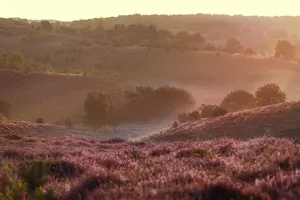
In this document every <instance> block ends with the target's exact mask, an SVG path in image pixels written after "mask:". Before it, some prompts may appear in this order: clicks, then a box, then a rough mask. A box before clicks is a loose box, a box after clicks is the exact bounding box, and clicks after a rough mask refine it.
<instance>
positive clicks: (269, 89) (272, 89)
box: [255, 83, 286, 106]
mask: <svg viewBox="0 0 300 200" xmlns="http://www.w3.org/2000/svg"><path fill="white" fill-rule="evenodd" d="M255 97H256V105H257V106H266V105H272V104H277V103H284V102H285V101H286V94H285V93H284V92H283V91H282V90H281V89H280V87H279V86H278V85H277V84H274V83H270V84H266V85H264V86H262V87H259V88H258V89H257V90H256V92H255Z"/></svg>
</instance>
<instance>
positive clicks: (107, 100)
mask: <svg viewBox="0 0 300 200" xmlns="http://www.w3.org/2000/svg"><path fill="white" fill-rule="evenodd" d="M113 107H114V106H113V100H112V98H111V96H110V95H109V94H105V93H102V92H99V93H98V92H90V93H89V94H88V95H87V97H86V99H85V101H84V111H85V113H86V123H87V124H88V125H91V126H93V127H100V126H103V125H106V124H107V123H109V122H110V117H111V113H112V111H113Z"/></svg>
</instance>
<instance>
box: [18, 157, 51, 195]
mask: <svg viewBox="0 0 300 200" xmlns="http://www.w3.org/2000/svg"><path fill="white" fill-rule="evenodd" d="M50 167H51V163H49V162H44V161H33V162H31V163H22V164H20V165H19V175H20V177H21V178H22V179H23V180H24V181H25V182H26V183H27V184H28V190H29V191H34V190H35V188H37V187H40V186H42V185H44V184H45V183H46V177H47V175H48V174H49V172H50Z"/></svg>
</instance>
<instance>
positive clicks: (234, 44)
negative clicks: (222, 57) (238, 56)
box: [225, 38, 244, 53]
mask: <svg viewBox="0 0 300 200" xmlns="http://www.w3.org/2000/svg"><path fill="white" fill-rule="evenodd" d="M243 49H244V48H243V46H242V45H241V43H240V42H239V41H238V40H237V39H236V38H231V39H229V40H227V42H226V44H225V51H226V52H228V53H239V52H241V51H242V50H243Z"/></svg>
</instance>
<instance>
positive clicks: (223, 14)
mask: <svg viewBox="0 0 300 200" xmlns="http://www.w3.org/2000/svg"><path fill="white" fill-rule="evenodd" d="M134 15H140V16H189V15H212V16H229V17H236V16H239V17H261V18H280V17H291V18H293V17H300V14H299V15H247V14H226V13H185V14H180V13H174V14H161V13H160V14H158V13H153V14H141V13H132V14H119V15H110V16H102V17H101V16H99V17H89V18H77V19H72V20H61V19H55V18H52V19H51V18H48V19H47V18H39V19H33V18H31V19H30V18H26V17H1V16H0V18H2V19H27V20H29V21H42V20H47V21H60V22H72V21H80V20H89V19H101V18H102V19H109V18H118V17H126V16H134Z"/></svg>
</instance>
